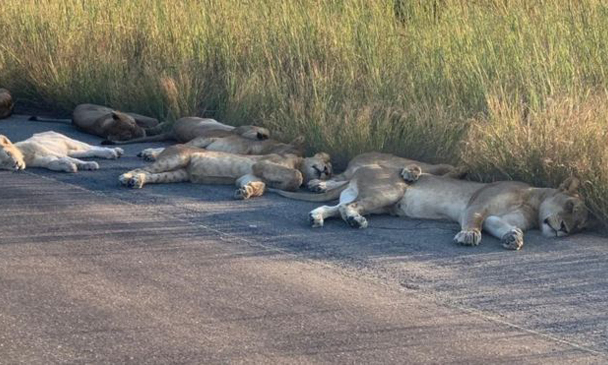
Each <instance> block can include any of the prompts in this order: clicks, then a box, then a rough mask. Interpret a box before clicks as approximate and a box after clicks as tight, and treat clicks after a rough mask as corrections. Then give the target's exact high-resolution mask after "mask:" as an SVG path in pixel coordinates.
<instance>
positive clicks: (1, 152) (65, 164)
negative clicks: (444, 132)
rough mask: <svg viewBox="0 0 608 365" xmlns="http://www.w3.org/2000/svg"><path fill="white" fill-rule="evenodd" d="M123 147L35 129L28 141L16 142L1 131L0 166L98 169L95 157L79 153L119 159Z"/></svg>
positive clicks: (6, 167)
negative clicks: (114, 146)
mask: <svg viewBox="0 0 608 365" xmlns="http://www.w3.org/2000/svg"><path fill="white" fill-rule="evenodd" d="M122 154H123V150H122V149H121V148H105V147H96V146H91V145H88V144H86V143H83V142H80V141H76V140H74V139H71V138H68V137H66V136H64V135H62V134H59V133H56V132H44V133H36V134H34V135H33V136H32V137H30V138H28V139H26V140H25V141H21V142H17V143H15V144H13V143H11V141H10V140H9V139H8V138H7V137H5V136H3V135H0V169H2V170H14V171H17V170H24V169H25V167H26V166H30V167H44V168H47V169H49V170H53V171H65V172H76V171H78V170H79V169H81V170H97V169H98V168H99V165H98V164H97V162H94V161H82V160H79V159H78V158H80V157H101V158H106V159H116V158H119V157H120V156H122Z"/></svg>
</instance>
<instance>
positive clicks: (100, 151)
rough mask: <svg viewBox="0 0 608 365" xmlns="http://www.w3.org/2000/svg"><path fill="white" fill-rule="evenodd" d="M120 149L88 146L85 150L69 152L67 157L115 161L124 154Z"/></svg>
mask: <svg viewBox="0 0 608 365" xmlns="http://www.w3.org/2000/svg"><path fill="white" fill-rule="evenodd" d="M124 153H125V152H124V150H123V149H122V148H106V147H97V146H88V147H87V148H86V149H79V150H71V151H70V152H68V156H70V157H74V158H86V157H99V158H105V159H108V160H115V159H117V158H119V157H121V156H122V155H123V154H124Z"/></svg>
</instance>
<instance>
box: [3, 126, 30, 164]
mask: <svg viewBox="0 0 608 365" xmlns="http://www.w3.org/2000/svg"><path fill="white" fill-rule="evenodd" d="M0 169H2V170H13V171H18V170H24V169H25V160H24V159H23V154H22V153H21V151H20V150H19V149H18V148H17V147H15V145H14V144H13V143H12V142H11V141H10V140H9V139H8V138H6V136H3V135H1V134H0Z"/></svg>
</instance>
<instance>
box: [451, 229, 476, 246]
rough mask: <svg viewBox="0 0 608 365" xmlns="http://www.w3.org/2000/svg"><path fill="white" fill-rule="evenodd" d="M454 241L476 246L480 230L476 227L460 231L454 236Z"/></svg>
mask: <svg viewBox="0 0 608 365" xmlns="http://www.w3.org/2000/svg"><path fill="white" fill-rule="evenodd" d="M454 241H456V242H457V243H460V244H461V245H465V246H477V245H479V243H480V242H481V232H480V231H479V230H477V229H473V230H470V231H460V232H458V233H457V234H456V236H454Z"/></svg>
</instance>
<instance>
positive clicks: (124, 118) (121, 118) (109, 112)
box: [29, 104, 158, 144]
mask: <svg viewBox="0 0 608 365" xmlns="http://www.w3.org/2000/svg"><path fill="white" fill-rule="evenodd" d="M29 120H31V121H35V122H51V123H72V124H73V125H74V126H75V127H76V128H78V129H80V130H81V131H83V132H85V133H89V134H92V135H95V136H98V137H103V138H106V139H107V140H111V141H124V140H129V139H133V138H138V137H144V136H146V135H147V131H149V130H151V129H152V128H153V127H155V126H157V125H158V120H157V119H155V118H150V117H146V116H144V115H140V114H136V113H123V112H119V111H117V110H114V109H111V108H108V107H105V106H101V105H95V104H80V105H78V106H76V108H74V111H73V112H72V119H56V118H44V117H38V116H32V117H31V118H30V119H29ZM108 144H112V142H110V143H108Z"/></svg>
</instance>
